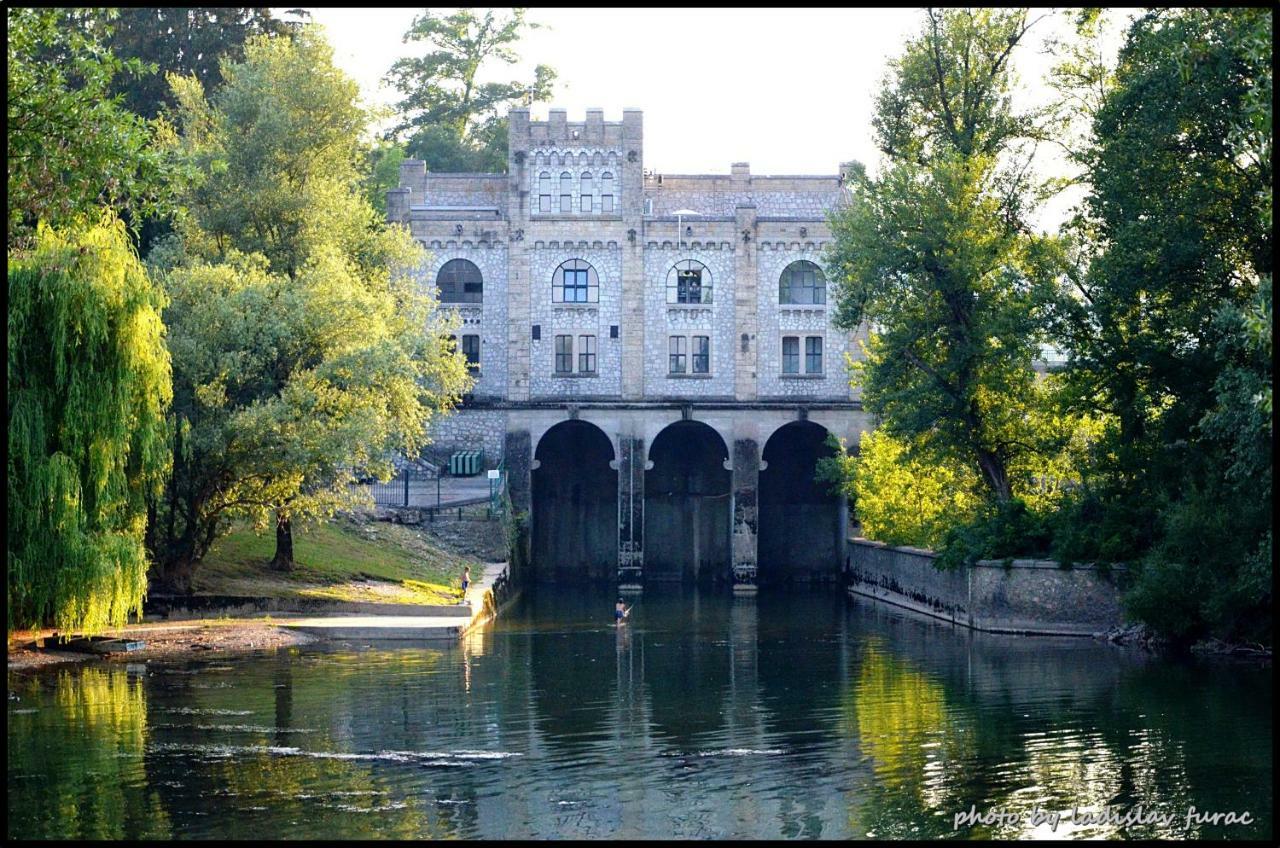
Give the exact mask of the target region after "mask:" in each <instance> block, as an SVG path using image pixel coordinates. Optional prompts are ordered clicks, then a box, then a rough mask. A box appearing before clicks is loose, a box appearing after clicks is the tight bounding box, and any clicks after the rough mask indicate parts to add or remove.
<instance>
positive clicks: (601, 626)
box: [7, 588, 1272, 839]
mask: <svg viewBox="0 0 1280 848" xmlns="http://www.w3.org/2000/svg"><path fill="white" fill-rule="evenodd" d="M612 602H613V598H611V597H610V596H608V595H606V594H603V593H601V592H596V591H592V590H588V589H583V590H574V591H573V592H569V591H567V590H564V589H560V590H556V591H551V590H548V589H542V590H539V591H537V592H533V593H527V594H526V595H525V597H523V598H522V599H521V600H520V601H519V602H518V603H517V605H516V606H515V608H514V609H513V610H512V611H511V612H510V613H509V614H508V615H506V616H505V617H504V619H503V620H502V621H501V622H499V623H497V624H495V625H493V626H491V627H490V628H489V629H487V630H485V631H484V632H483V633H480V634H475V635H473V636H472V637H470V638H469V639H468V641H467V642H466V643H465V644H463V645H459V646H450V647H448V648H440V647H429V646H419V647H409V646H397V647H391V646H392V645H394V644H395V643H385V644H384V645H383V646H373V647H369V646H363V645H330V646H326V647H320V646H314V647H307V648H300V649H289V650H281V651H279V652H276V653H264V654H259V655H254V656H244V657H236V658H232V659H227V658H222V657H214V658H209V659H201V660H184V661H168V662H161V661H152V662H149V663H145V664H142V663H133V664H126V663H123V662H109V663H108V662H96V663H92V664H87V665H79V666H76V667H72V668H61V669H53V670H44V671H40V672H23V673H16V672H15V673H10V674H9V692H10V695H9V709H8V767H9V792H8V824H7V831H8V836H9V837H10V838H46V837H55V838H80V837H84V838H114V839H118V838H147V837H169V836H182V837H197V838H205V837H226V838H233V839H250V838H264V839H272V838H305V839H314V838H384V837H385V838H433V837H434V838H445V837H464V838H476V837H483V838H521V837H525V838H546V837H565V838H575V837H576V838H627V837H641V838H643V837H651V838H653V837H657V838H662V837H722V838H744V837H745V838H758V837H783V838H788V837H799V838H808V837H817V838H823V839H840V838H865V837H872V838H906V837H918V838H919V837H923V838H932V837H954V838H970V837H997V838H999V837H1014V836H1025V835H1033V836H1044V837H1055V836H1056V837H1059V838H1061V837H1064V836H1065V837H1084V836H1110V837H1129V838H1138V837H1151V836H1156V837H1169V836H1172V837H1178V836H1193V837H1203V838H1209V837H1223V836H1225V837H1227V838H1237V837H1241V838H1243V837H1249V838H1254V839H1268V838H1270V837H1271V835H1272V806H1271V798H1272V754H1271V748H1272V745H1271V742H1272V739H1271V736H1272V731H1271V715H1272V714H1271V674H1270V669H1269V668H1262V669H1259V668H1256V667H1251V666H1239V665H1232V664H1222V663H1195V662H1187V663H1175V662H1170V661H1162V660H1154V659H1150V658H1147V657H1144V656H1142V655H1138V654H1134V653H1131V652H1128V651H1125V650H1121V649H1117V648H1113V647H1110V646H1106V645H1100V644H1095V643H1093V642H1091V641H1090V640H1054V639H1043V638H1020V637H1001V636H991V635H985V634H972V633H969V632H966V631H963V630H957V629H954V628H952V627H950V626H947V625H944V624H941V623H938V622H934V621H931V620H926V619H922V618H919V617H916V616H914V615H913V614H911V613H905V612H900V611H896V610H894V609H892V608H890V607H886V606H883V605H878V604H875V603H873V602H870V601H861V600H856V599H846V598H842V597H840V596H838V595H835V594H832V593H826V594H818V593H814V594H787V595H767V594H762V595H761V596H759V597H757V598H734V597H732V596H730V595H728V594H713V593H709V592H695V591H694V590H693V589H691V588H690V589H683V590H682V589H676V588H673V589H669V590H654V591H647V592H646V594H645V595H644V596H643V598H642V599H640V600H639V601H638V603H637V604H636V607H635V610H634V612H633V613H632V616H631V619H630V623H629V624H627V625H626V626H624V627H621V628H616V627H614V626H613V624H612V620H611V615H612V608H613V603H612ZM15 696H16V699H15ZM1191 807H1194V808H1195V811H1196V813H1197V814H1200V813H1206V812H1207V813H1213V812H1217V813H1224V814H1225V813H1228V812H1233V813H1236V814H1240V815H1243V814H1245V813H1247V814H1248V816H1249V818H1250V819H1251V820H1252V823H1251V824H1243V825H1242V824H1230V825H1228V824H1225V823H1223V822H1222V820H1221V819H1220V820H1219V824H1217V825H1214V824H1212V823H1210V822H1208V821H1201V820H1197V819H1193V820H1192V821H1191V823H1190V826H1188V821H1187V813H1188V809H1189V808H1191ZM971 810H972V812H973V813H975V814H978V815H985V816H986V819H987V823H986V824H983V823H976V824H974V823H972V822H970V821H962V822H961V823H960V824H959V826H958V827H957V824H956V818H955V817H956V815H957V814H959V813H967V812H970V811H971ZM1036 810H1040V811H1041V814H1042V815H1043V816H1051V815H1054V814H1056V815H1058V816H1059V818H1058V819H1057V820H1056V822H1055V821H1054V820H1053V819H1051V818H1045V819H1044V820H1043V821H1040V820H1037V821H1035V822H1033V821H1032V816H1033V813H1034V811H1036ZM1108 811H1110V817H1109V819H1108V816H1107V815H1106V814H1107V813H1108ZM1126 815H1127V816H1128V817H1129V818H1128V821H1127V822H1126V821H1125V820H1124V818H1123V817H1124V816H1126ZM1158 817H1162V818H1158ZM1152 819H1156V820H1154V821H1153V820H1152Z"/></svg>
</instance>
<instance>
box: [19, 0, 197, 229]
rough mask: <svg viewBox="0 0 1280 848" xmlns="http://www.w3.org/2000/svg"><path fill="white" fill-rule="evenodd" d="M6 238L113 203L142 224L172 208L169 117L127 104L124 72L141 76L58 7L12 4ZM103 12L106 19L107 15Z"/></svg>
mask: <svg viewBox="0 0 1280 848" xmlns="http://www.w3.org/2000/svg"><path fill="white" fill-rule="evenodd" d="M5 14H6V16H7V22H8V27H9V32H8V35H9V42H8V68H7V70H8V73H7V76H8V92H9V95H8V96H9V101H8V113H7V115H8V126H7V128H6V129H7V133H8V137H9V183H8V191H9V218H8V229H7V236H8V245H9V246H10V247H11V248H12V247H14V246H15V245H21V244H24V243H25V242H28V241H29V240H30V238H31V236H32V235H33V234H34V233H35V230H36V226H37V224H38V223H40V222H43V223H46V224H49V225H50V226H54V227H60V226H63V225H65V224H68V223H70V222H72V221H74V220H76V219H77V218H79V217H80V216H82V215H85V214H88V215H90V216H93V215H95V214H96V211H97V209H98V208H99V207H101V206H111V207H113V208H115V209H116V210H118V211H119V212H121V213H122V214H125V215H128V216H130V217H131V219H132V220H134V221H135V222H136V221H138V220H140V219H141V218H142V217H144V216H145V215H146V214H149V213H151V212H154V211H157V210H160V209H163V208H164V207H165V206H166V200H167V191H168V189H169V187H170V183H171V181H172V179H173V177H174V174H173V173H172V172H171V171H170V170H169V169H168V168H167V167H166V164H165V161H166V160H165V157H164V152H163V146H164V145H163V142H164V141H165V139H166V138H167V133H166V132H165V127H164V125H163V124H155V123H150V122H147V121H145V120H143V119H142V118H140V117H138V116H137V115H134V114H133V113H131V112H129V111H128V110H127V109H125V108H123V107H122V106H121V103H120V99H119V98H118V97H113V96H112V95H111V91H112V86H113V84H115V82H116V81H117V80H121V79H129V78H133V77H136V76H137V75H139V74H141V73H142V71H143V69H142V66H141V64H140V63H138V62H137V61H136V60H128V61H125V60H122V59H120V58H118V57H117V56H115V55H114V54H112V52H111V51H110V50H108V49H106V48H104V47H103V45H102V44H101V43H99V42H98V41H97V39H96V37H95V36H94V35H92V34H87V33H85V32H84V31H82V30H80V29H77V28H75V27H68V26H64V25H63V19H62V14H63V13H62V12H60V11H59V10H57V9H8V10H6V12H5ZM104 19H105V17H104Z"/></svg>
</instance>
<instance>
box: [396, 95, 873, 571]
mask: <svg viewBox="0 0 1280 848" xmlns="http://www.w3.org/2000/svg"><path fill="white" fill-rule="evenodd" d="M643 130H644V126H643V114H642V113H641V112H640V111H639V110H634V109H625V110H623V112H622V120H621V121H606V120H605V119H604V112H603V110H600V109H588V110H587V111H586V114H585V119H584V120H583V121H580V122H571V121H569V120H567V115H566V112H565V111H564V110H560V109H551V110H549V113H548V120H546V121H534V120H531V119H530V114H529V111H528V110H527V109H513V110H512V111H511V112H510V114H509V138H508V163H507V173H505V174H498V173H493V174H489V173H434V172H433V173H428V172H427V170H426V167H425V164H424V163H423V162H422V161H420V160H412V159H409V160H405V161H404V162H403V163H402V165H401V171H400V185H399V187H397V188H395V189H392V190H390V191H389V192H388V194H387V210H388V211H387V214H388V218H389V219H390V220H391V221H392V222H398V223H403V224H405V225H406V226H408V227H409V229H410V231H411V233H412V235H413V236H414V238H415V239H417V240H418V241H419V242H420V243H421V244H422V245H423V246H424V247H425V248H426V249H427V250H428V251H429V254H430V258H429V260H428V262H427V264H426V265H425V266H424V267H423V268H422V269H421V275H422V280H423V285H424V286H425V285H434V286H436V289H437V293H438V295H439V299H440V301H441V306H442V308H443V309H450V310H454V311H456V313H457V315H458V317H459V320H460V326H459V328H458V330H457V335H456V343H457V345H458V347H459V349H460V350H461V351H462V352H463V354H464V355H465V356H466V358H467V361H468V365H469V367H470V368H471V371H472V373H473V375H474V377H475V385H474V387H473V389H472V391H471V393H470V394H468V395H467V396H466V397H465V398H464V402H463V403H462V405H461V407H460V408H459V410H458V411H457V412H456V413H454V414H453V415H451V416H448V417H447V418H445V419H442V420H441V421H439V422H438V423H437V424H436V425H435V427H434V430H433V432H432V439H433V446H432V447H433V450H434V451H435V452H436V453H437V454H438V455H441V454H444V455H447V454H448V453H450V452H455V451H462V450H479V451H483V452H484V460H485V464H486V465H487V466H489V467H494V466H495V465H497V464H498V463H499V462H501V464H502V465H503V468H504V469H505V472H506V474H507V485H508V493H509V495H510V499H511V503H512V508H513V511H514V513H515V515H516V516H518V517H519V518H520V522H519V524H518V526H520V527H521V528H523V530H522V532H521V533H520V539H519V541H518V548H519V550H518V551H517V552H516V553H515V556H514V559H515V563H518V564H519V565H518V572H517V575H516V576H519V577H521V578H524V579H532V580H535V581H539V582H581V581H591V582H612V583H616V584H617V585H619V586H620V587H624V588H627V587H630V588H634V587H640V586H643V585H645V584H647V583H653V582H657V581H679V582H684V583H698V584H715V583H729V584H733V585H734V586H735V587H738V588H750V587H754V586H757V585H759V586H761V587H764V586H768V585H778V584H785V583H791V582H813V581H833V582H834V581H838V580H839V579H840V574H841V565H842V563H843V560H844V550H845V537H846V536H847V529H846V528H847V527H848V524H849V522H848V515H847V505H846V501H845V499H844V498H842V497H839V496H838V495H836V494H835V493H833V491H832V490H831V489H830V487H829V486H827V485H825V484H820V483H817V482H816V481H815V480H814V469H815V465H816V463H817V461H818V460H819V459H820V458H822V457H824V456H829V455H831V453H832V448H831V446H830V444H829V443H828V441H827V437H828V435H830V434H834V435H836V436H839V437H841V438H843V439H845V441H846V445H847V446H848V447H849V448H851V449H853V448H856V446H857V443H858V439H859V436H860V434H861V433H862V432H863V431H864V430H867V429H870V420H869V417H868V416H867V415H866V414H865V413H864V412H863V411H862V407H861V403H860V399H859V393H858V391H857V390H856V389H854V388H851V387H850V385H849V379H848V369H847V366H846V361H847V359H848V358H850V357H852V358H853V359H855V360H856V359H859V358H861V356H862V350H861V347H860V345H859V341H860V340H863V339H865V338H866V328H865V327H860V328H858V330H857V331H856V332H849V331H846V330H842V329H839V328H837V327H836V326H835V325H834V323H833V320H834V315H833V313H834V306H833V305H832V303H831V301H832V300H833V299H834V298H833V297H832V293H831V291H830V288H829V285H830V284H829V281H828V280H829V278H828V276H827V274H826V271H825V269H824V267H823V266H824V250H825V248H826V247H827V246H828V245H829V244H830V242H831V240H832V236H831V232H830V229H829V227H828V224H827V217H826V216H827V213H828V211H829V210H831V209H833V208H835V207H837V206H838V205H840V204H841V203H842V202H844V200H845V199H846V197H847V190H846V188H845V174H844V173H843V171H842V172H840V173H835V174H830V175H816V176H795V175H788V176H760V175H753V174H752V173H751V170H750V167H749V166H748V164H747V163H734V164H732V165H731V166H730V169H729V173H727V174H665V173H661V172H658V171H654V170H649V169H646V167H645V160H644V131H643Z"/></svg>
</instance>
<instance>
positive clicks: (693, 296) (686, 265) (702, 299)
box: [667, 259, 711, 304]
mask: <svg viewBox="0 0 1280 848" xmlns="http://www.w3.org/2000/svg"><path fill="white" fill-rule="evenodd" d="M710 302H711V271H710V270H708V268H707V266H706V265H703V264H702V263H701V262H698V261H697V260H696V259H686V260H684V261H683V262H677V263H676V264H675V266H674V267H672V269H671V270H670V271H668V272H667V303H690V304H701V303H710Z"/></svg>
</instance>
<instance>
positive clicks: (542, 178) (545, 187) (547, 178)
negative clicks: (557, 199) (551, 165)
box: [537, 171, 551, 212]
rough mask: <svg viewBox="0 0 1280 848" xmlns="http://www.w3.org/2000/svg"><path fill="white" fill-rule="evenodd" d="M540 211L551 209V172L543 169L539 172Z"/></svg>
mask: <svg viewBox="0 0 1280 848" xmlns="http://www.w3.org/2000/svg"><path fill="white" fill-rule="evenodd" d="M537 208H538V211H539V212H550V211H551V173H550V172H549V171H543V172H542V173H541V174H538V207H537Z"/></svg>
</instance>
